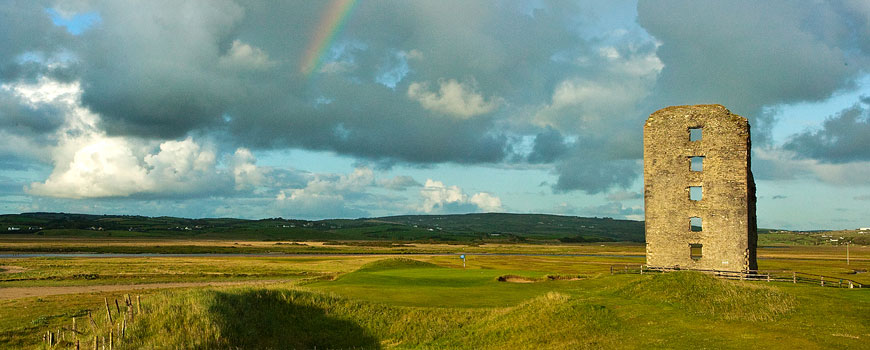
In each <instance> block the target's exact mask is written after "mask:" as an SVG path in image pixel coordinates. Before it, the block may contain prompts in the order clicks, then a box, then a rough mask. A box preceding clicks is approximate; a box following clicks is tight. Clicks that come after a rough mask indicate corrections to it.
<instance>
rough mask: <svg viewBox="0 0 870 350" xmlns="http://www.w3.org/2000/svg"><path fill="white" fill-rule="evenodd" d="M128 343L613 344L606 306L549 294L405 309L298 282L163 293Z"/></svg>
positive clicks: (612, 319) (612, 321) (612, 320)
mask: <svg viewBox="0 0 870 350" xmlns="http://www.w3.org/2000/svg"><path fill="white" fill-rule="evenodd" d="M146 306H147V310H148V313H147V314H146V315H145V316H144V317H141V318H140V319H139V320H137V321H136V322H135V323H133V325H132V326H131V327H130V329H129V335H130V338H128V339H127V340H126V342H125V343H124V344H123V345H122V346H121V347H120V348H122V349H138V348H183V349H238V348H244V349H249V348H250V349H310V348H314V347H315V346H316V347H318V348H325V349H334V348H344V349H346V348H363V349H379V348H382V347H398V348H475V349H503V348H510V349H540V348H548V349H578V348H580V349H582V348H598V347H601V346H602V345H608V344H609V345H611V346H612V345H613V343H612V338H611V337H609V335H610V334H613V333H615V332H618V331H619V329H620V326H619V320H618V318H617V317H616V316H615V314H614V313H613V312H612V311H611V310H609V309H608V308H606V307H605V306H603V305H594V304H590V303H588V302H586V301H584V300H582V299H578V298H572V297H569V296H567V295H564V294H559V293H548V294H546V295H544V296H541V297H538V298H534V299H531V300H529V301H527V302H524V303H522V304H520V305H517V306H513V307H506V308H494V309H479V310H468V309H443V308H440V309H439V308H411V307H395V306H389V305H384V304H378V303H369V302H360V301H354V300H350V299H345V298H341V297H337V296H334V295H329V294H322V293H312V292H305V291H298V290H269V289H235V290H225V291H191V292H185V293H175V294H168V293H167V294H162V295H158V296H156V297H155V298H152V299H151V301H150V302H149V303H147V304H146Z"/></svg>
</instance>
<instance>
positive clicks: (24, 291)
mask: <svg viewBox="0 0 870 350" xmlns="http://www.w3.org/2000/svg"><path fill="white" fill-rule="evenodd" d="M292 281H294V280H256V281H232V282H173V283H148V284H108V285H94V286H63V287H10V288H0V300H6V299H18V298H28V297H44V296H49V295H62V294H80V293H99V292H118V291H127V290H142V289H160V288H183V287H218V286H241V285H263V284H275V283H283V282H292Z"/></svg>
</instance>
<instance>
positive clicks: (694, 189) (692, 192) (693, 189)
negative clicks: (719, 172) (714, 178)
mask: <svg viewBox="0 0 870 350" xmlns="http://www.w3.org/2000/svg"><path fill="white" fill-rule="evenodd" d="M703 197H704V191H703V189H701V186H689V199H690V200H693V201H699V200H701V198H703Z"/></svg>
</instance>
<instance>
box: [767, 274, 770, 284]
mask: <svg viewBox="0 0 870 350" xmlns="http://www.w3.org/2000/svg"><path fill="white" fill-rule="evenodd" d="M767 281H768V282H770V272H768V273H767Z"/></svg>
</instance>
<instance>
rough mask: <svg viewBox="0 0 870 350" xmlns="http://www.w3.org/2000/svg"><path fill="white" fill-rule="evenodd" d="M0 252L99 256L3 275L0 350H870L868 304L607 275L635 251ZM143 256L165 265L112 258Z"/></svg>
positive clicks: (682, 277) (768, 259) (300, 247)
mask: <svg viewBox="0 0 870 350" xmlns="http://www.w3.org/2000/svg"><path fill="white" fill-rule="evenodd" d="M155 247H157V248H155ZM10 251H18V252H44V253H56V252H103V253H108V255H105V254H104V255H86V256H54V255H50V256H39V257H14V258H13V257H9V256H5V257H3V258H0V348H4V349H5V348H11V349H19V348H24V349H27V348H48V346H47V344H46V342H45V341H43V336H44V335H46V334H47V332H51V333H53V334H58V333H59V334H60V335H59V336H55V337H57V338H58V339H60V340H59V344H58V345H56V346H55V347H54V348H67V349H68V348H71V347H72V346H73V341H72V339H73V338H74V335H73V333H72V331H71V329H72V322H73V321H72V320H73V318H75V319H76V321H77V331H78V332H81V333H80V334H78V335H77V336H76V339H79V340H80V341H81V342H82V343H83V346H82V348H91V347H92V346H93V338H94V333H97V334H99V339H98V340H99V341H100V342H101V344H102V342H103V340H104V338H105V340H106V341H108V334H109V329H112V330H113V331H112V332H113V333H112V334H113V337H114V339H113V342H114V344H115V348H119V349H135V348H168V349H173V348H185V349H188V348H190V349H213V348H218V349H235V348H261V349H266V348H275V349H283V348H286V349H292V348H298V349H308V348H314V347H315V346H316V347H317V348H366V349H368V348H372V349H392V348H397V349H406V348H409V349H417V348H424V349H433V348H434V349H438V348H469V349H471V348H473V349H495V348H500V349H504V348H509V349H514V348H529V349H531V348H554V349H576V348H627V349H633V348H638V349H640V348H749V347H758V348H773V349H778V348H870V346H868V345H867V344H870V331H868V329H870V317H868V315H870V294H868V293H870V288H864V289H846V288H828V287H821V286H818V285H809V284H792V283H786V282H764V281H743V282H741V281H729V280H720V279H715V278H712V277H710V276H707V275H703V274H698V273H690V272H679V273H667V274H646V275H638V274H611V273H610V269H611V266H613V265H616V266H617V270H618V269H619V267H621V266H623V265H625V264H629V265H635V266H636V265H639V264H643V262H644V257H643V252H644V247H643V245H641V244H631V243H606V244H508V243H474V244H471V243H468V242H466V243H462V244H456V243H451V244H446V243H437V244H432V243H409V242H396V243H390V242H386V243H384V242H379V243H378V244H371V242H361V241H350V242H292V241H261V240H220V239H210V240H195V239H184V240H178V239H175V240H173V239H159V238H153V237H152V238H127V239H122V238H117V237H111V238H110V237H105V238H99V237H88V238H81V239H77V238H62V239H40V238H32V237H11V236H7V237H6V238H4V239H2V240H0V254H3V253H2V252H10ZM157 251H163V252H174V253H177V254H178V255H175V256H165V255H163V256H148V255H146V256H131V255H111V254H113V253H121V254H124V253H130V252H138V253H143V252H144V253H154V252H157ZM226 251H230V252H233V253H236V254H227V252H226ZM276 252H280V254H279V253H276ZM193 253H217V254H193ZM286 253H292V254H286ZM458 254H466V256H467V259H466V265H465V267H463V263H462V260H461V259H459V255H458ZM96 256H99V257H96ZM759 258H760V259H759V265H760V269H762V270H793V271H801V272H807V273H815V274H820V275H825V276H829V278H834V279H833V280H829V281H836V279H838V278H846V279H851V280H854V281H856V282H859V283H864V284H870V273H867V272H866V271H868V270H870V247H866V246H860V245H853V246H851V247H850V262H849V264H848V265H847V264H846V260H845V247H843V246H832V245H823V246H802V245H788V246H786V245H775V246H770V247H765V248H761V249H760V250H759ZM548 276H549V277H548ZM499 279H502V280H507V281H499ZM127 295H130V300H131V301H132V303H131V304H130V305H129V306H128V305H127V304H126V300H127V298H126V296H127ZM137 296H138V297H139V299H141V304H139V303H136V297H137ZM115 300H118V301H119V304H118V306H116V304H115ZM107 302H108V304H109V306H110V307H109V308H108V309H109V313H110V314H111V315H112V317H113V321H112V322H111V323H110V322H109V321H108V319H107V317H108V315H107V307H106V303H107ZM128 310H130V311H129V312H128ZM88 312H90V313H91V315H92V316H91V317H93V319H94V323H93V325H92V324H91V321H90V317H89V316H88ZM125 323H126V326H124V325H125ZM109 324H111V325H112V326H111V327H110V326H108V325H109ZM122 330H123V333H124V335H123V337H122V338H121V339H118V338H120V337H121V335H120V333H121V332H122ZM53 336H54V335H53ZM85 345H86V346H85Z"/></svg>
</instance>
